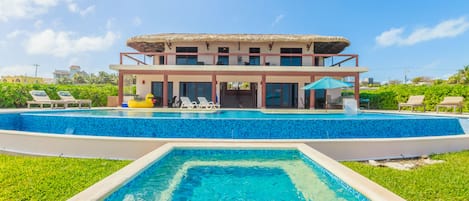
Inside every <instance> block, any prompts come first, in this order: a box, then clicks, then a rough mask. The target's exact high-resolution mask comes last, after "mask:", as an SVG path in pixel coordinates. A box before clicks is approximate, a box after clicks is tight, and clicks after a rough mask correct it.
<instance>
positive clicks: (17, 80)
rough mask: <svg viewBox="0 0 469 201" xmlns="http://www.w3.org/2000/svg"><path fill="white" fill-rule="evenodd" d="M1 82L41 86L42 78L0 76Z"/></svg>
mask: <svg viewBox="0 0 469 201" xmlns="http://www.w3.org/2000/svg"><path fill="white" fill-rule="evenodd" d="M1 79H2V82H7V83H22V84H42V83H44V78H41V77H29V76H24V75H19V76H2V78H1Z"/></svg>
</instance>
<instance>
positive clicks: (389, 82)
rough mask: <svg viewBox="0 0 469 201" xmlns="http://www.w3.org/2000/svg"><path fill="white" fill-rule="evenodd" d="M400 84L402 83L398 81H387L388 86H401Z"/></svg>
mask: <svg viewBox="0 0 469 201" xmlns="http://www.w3.org/2000/svg"><path fill="white" fill-rule="evenodd" d="M401 83H402V81H400V80H389V81H388V84H389V85H397V84H401Z"/></svg>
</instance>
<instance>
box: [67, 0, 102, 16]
mask: <svg viewBox="0 0 469 201" xmlns="http://www.w3.org/2000/svg"><path fill="white" fill-rule="evenodd" d="M95 7H96V6H95V5H91V6H88V7H86V8H85V9H80V7H78V5H77V4H76V3H74V2H73V1H68V10H69V11H70V12H72V13H78V14H80V15H81V16H86V15H88V14H89V13H91V12H93V11H94V9H95Z"/></svg>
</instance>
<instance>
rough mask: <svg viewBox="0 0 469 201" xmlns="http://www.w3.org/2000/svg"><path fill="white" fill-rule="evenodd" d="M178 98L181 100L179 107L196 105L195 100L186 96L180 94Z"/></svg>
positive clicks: (194, 106)
mask: <svg viewBox="0 0 469 201" xmlns="http://www.w3.org/2000/svg"><path fill="white" fill-rule="evenodd" d="M179 100H180V101H181V106H180V108H189V109H192V108H197V107H198V105H197V102H195V101H191V99H189V98H188V97H185V96H181V97H180V98H179Z"/></svg>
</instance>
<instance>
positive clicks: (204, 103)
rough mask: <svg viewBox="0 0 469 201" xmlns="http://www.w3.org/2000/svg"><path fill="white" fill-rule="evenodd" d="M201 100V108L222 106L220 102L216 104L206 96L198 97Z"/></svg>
mask: <svg viewBox="0 0 469 201" xmlns="http://www.w3.org/2000/svg"><path fill="white" fill-rule="evenodd" d="M197 99H198V100H199V108H207V109H212V108H213V109H217V108H220V104H216V103H214V102H213V101H208V100H207V99H206V98H205V97H197Z"/></svg>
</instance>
